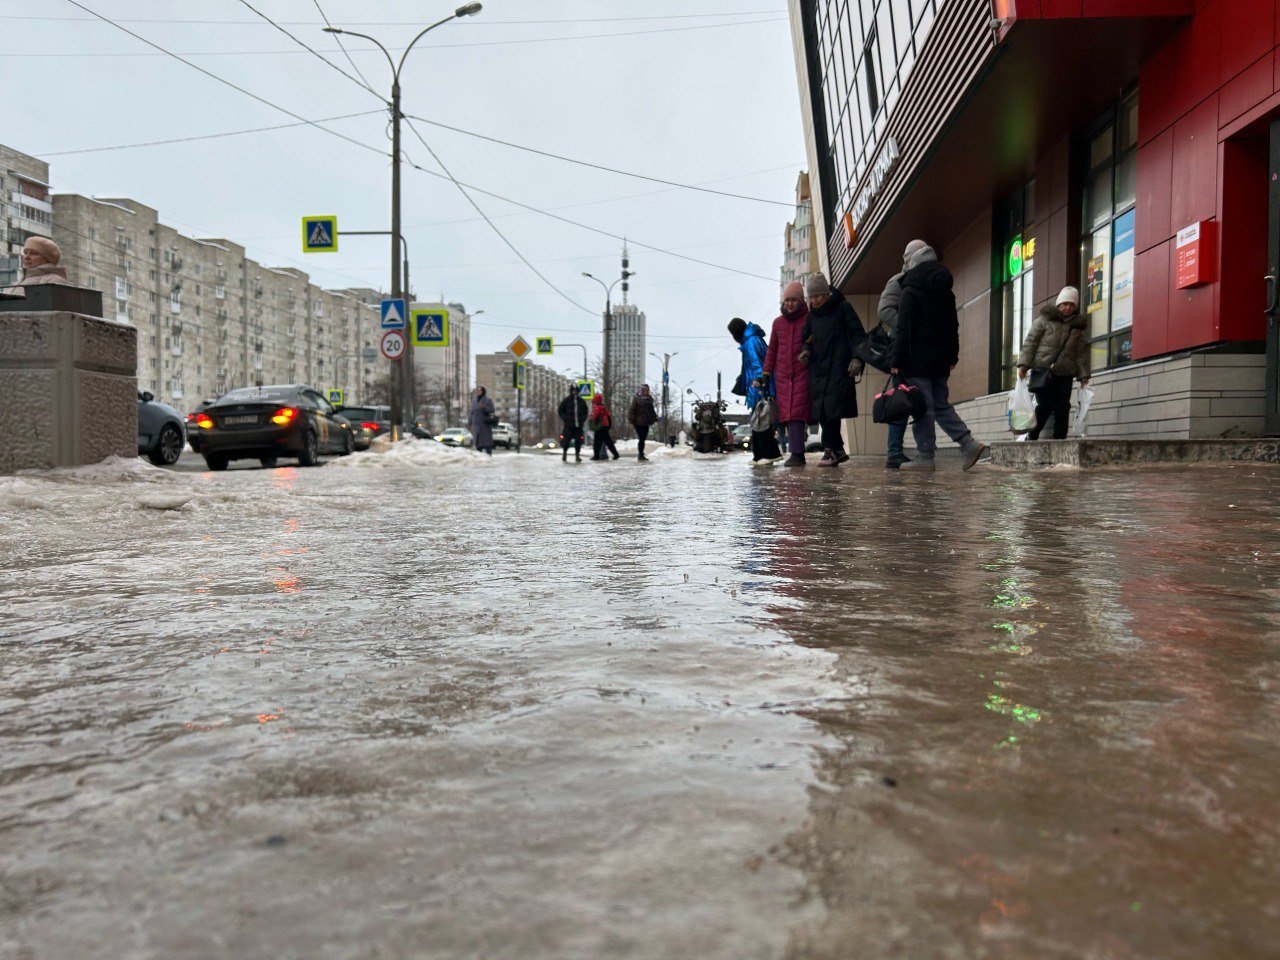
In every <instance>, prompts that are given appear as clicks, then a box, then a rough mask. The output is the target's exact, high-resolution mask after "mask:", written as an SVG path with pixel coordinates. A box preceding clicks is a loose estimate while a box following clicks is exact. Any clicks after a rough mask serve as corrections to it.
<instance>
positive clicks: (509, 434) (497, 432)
mask: <svg viewBox="0 0 1280 960" xmlns="http://www.w3.org/2000/svg"><path fill="white" fill-rule="evenodd" d="M518 440H519V437H518V436H517V435H516V428H515V427H513V426H512V425H511V424H509V423H507V422H506V421H503V422H501V423H499V424H498V425H497V426H496V427H494V428H493V445H494V446H495V447H502V448H503V449H504V450H510V449H511V448H512V447H514V446H515V445H516V443H517V441H518Z"/></svg>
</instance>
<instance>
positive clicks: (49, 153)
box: [35, 110, 385, 157]
mask: <svg viewBox="0 0 1280 960" xmlns="http://www.w3.org/2000/svg"><path fill="white" fill-rule="evenodd" d="M384 112H385V111H383V110H365V111H363V112H361V113H344V114H342V115H341V116H337V117H321V118H320V119H318V120H315V121H310V120H304V121H301V122H299V123H277V124H275V125H273V126H270V127H250V128H249V129H247V130H228V131H226V132H224V133H201V134H195V135H193V136H190V137H170V138H169V139H167V140H142V141H139V142H138V143H117V144H115V145H113V146H110V147H82V148H80V149H78V150H38V151H36V153H35V155H36V156H38V157H66V156H71V155H72V154H76V153H105V152H106V151H108V150H132V149H134V148H136V147H160V146H166V145H168V144H173V143H192V142H194V141H197V140H218V139H221V138H222V137H239V136H243V135H245V134H248V133H266V132H268V131H270V130H288V129H289V128H291V127H305V126H310V125H312V124H313V123H332V122H333V121H335V120H350V119H352V118H354V117H371V116H374V115H375V114H381V113H384Z"/></svg>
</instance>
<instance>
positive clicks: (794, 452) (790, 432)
mask: <svg viewBox="0 0 1280 960" xmlns="http://www.w3.org/2000/svg"><path fill="white" fill-rule="evenodd" d="M786 427H787V450H788V451H789V452H790V454H791V456H793V457H799V458H800V459H801V460H803V459H804V448H805V444H806V441H807V440H808V439H809V425H808V424H807V423H805V422H804V421H803V420H788V421H787V422H786Z"/></svg>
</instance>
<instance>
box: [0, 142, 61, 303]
mask: <svg viewBox="0 0 1280 960" xmlns="http://www.w3.org/2000/svg"><path fill="white" fill-rule="evenodd" d="M52 216H53V207H52V205H51V204H50V202H49V165H48V164H47V163H45V162H44V161H43V160H37V159H36V158H35V157H29V156H27V155H26V154H25V153H19V152H18V151H17V150H14V149H12V148H11V147H6V146H5V145H4V144H2V143H0V287H2V286H6V285H8V284H11V283H13V282H15V281H16V280H17V279H18V278H19V276H20V272H21V269H22V245H23V244H24V243H26V240H27V237H30V236H33V235H36V236H41V237H47V236H48V235H49V222H50V220H51V219H52Z"/></svg>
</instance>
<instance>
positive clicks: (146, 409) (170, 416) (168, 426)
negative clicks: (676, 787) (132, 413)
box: [138, 393, 187, 467]
mask: <svg viewBox="0 0 1280 960" xmlns="http://www.w3.org/2000/svg"><path fill="white" fill-rule="evenodd" d="M186 441H187V435H186V433H185V431H184V430H183V429H182V414H180V413H179V412H178V411H177V410H175V409H173V407H171V406H169V405H168V404H167V403H161V402H160V401H159V400H157V399H156V398H155V396H154V395H153V394H151V393H139V394H138V455H139V456H143V455H145V456H146V457H147V459H148V460H150V461H151V462H152V463H154V464H155V465H156V466H157V467H171V466H173V465H174V464H175V463H177V462H178V458H179V457H180V456H182V445H183V444H184V443H186Z"/></svg>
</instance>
